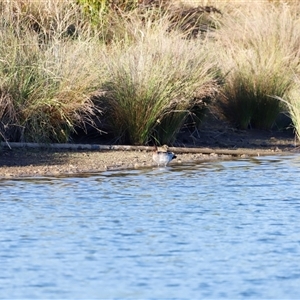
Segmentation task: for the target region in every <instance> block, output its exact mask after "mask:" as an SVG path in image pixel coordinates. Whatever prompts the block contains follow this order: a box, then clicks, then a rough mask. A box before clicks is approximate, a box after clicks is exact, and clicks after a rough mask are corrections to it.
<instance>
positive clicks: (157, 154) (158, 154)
mask: <svg viewBox="0 0 300 300" xmlns="http://www.w3.org/2000/svg"><path fill="white" fill-rule="evenodd" d="M168 149H169V147H168V146H167V145H163V146H162V147H160V148H159V149H158V148H157V146H155V147H154V152H153V155H152V158H153V160H154V161H155V162H156V163H157V166H160V165H164V166H165V167H166V166H167V164H168V163H169V162H170V161H171V160H172V159H175V158H176V155H175V154H174V153H173V152H171V151H169V150H168Z"/></svg>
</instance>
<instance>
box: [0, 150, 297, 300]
mask: <svg viewBox="0 0 300 300" xmlns="http://www.w3.org/2000/svg"><path fill="white" fill-rule="evenodd" d="M299 171H300V157H299V156H296V155H295V156H290V157H281V156H274V157H258V158H253V159H243V160H233V161H214V162H199V163H193V164H183V165H173V166H170V167H167V168H148V169H141V170H126V171H112V172H104V173H100V174H96V175H95V174H94V175H91V176H88V175H86V176H83V177H67V178H36V179H21V180H2V181H0V212H1V215H0V216H1V217H0V246H1V247H0V270H1V271H0V298H1V299H3V298H4V299H20V298H22V299H24V298H27V299H203V298H205V299H220V298H223V299H224V298H227V299H233V298H234V299H244V298H249V299H262V298H264V299H267V298H268V299H270V298H272V299H283V298H284V299H299V298H300V195H299V191H300V178H299V174H300V172H299Z"/></svg>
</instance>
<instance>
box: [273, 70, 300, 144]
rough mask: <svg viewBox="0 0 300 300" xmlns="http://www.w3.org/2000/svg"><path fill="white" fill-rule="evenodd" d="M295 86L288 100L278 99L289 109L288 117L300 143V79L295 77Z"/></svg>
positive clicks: (297, 76)
mask: <svg viewBox="0 0 300 300" xmlns="http://www.w3.org/2000/svg"><path fill="white" fill-rule="evenodd" d="M294 80H295V84H294V86H293V88H292V89H291V91H290V93H289V95H287V96H286V98H284V99H283V98H281V97H276V99H277V100H279V101H282V102H283V103H284V104H285V105H286V107H287V108H288V115H289V116H290V118H291V120H292V124H293V127H294V130H295V134H296V138H297V140H298V141H300V77H299V75H295V78H294Z"/></svg>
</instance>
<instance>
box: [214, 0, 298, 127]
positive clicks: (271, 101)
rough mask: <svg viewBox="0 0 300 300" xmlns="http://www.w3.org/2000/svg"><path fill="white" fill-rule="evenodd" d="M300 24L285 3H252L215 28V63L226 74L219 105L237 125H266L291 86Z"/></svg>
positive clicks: (226, 17)
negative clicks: (217, 29) (217, 55)
mask: <svg viewBox="0 0 300 300" xmlns="http://www.w3.org/2000/svg"><path fill="white" fill-rule="evenodd" d="M299 33H300V24H299V18H298V17H297V12H295V10H294V8H292V7H290V6H288V5H286V4H281V5H279V4H277V5H273V4H271V3H268V2H265V3H259V4H258V3H251V6H248V5H245V6H244V7H243V9H241V8H240V9H238V10H236V11H235V12H234V13H233V12H231V13H230V14H229V15H227V16H225V17H224V20H223V24H222V28H221V29H220V30H219V31H217V32H216V39H217V45H218V46H217V49H218V51H219V54H220V65H221V68H222V70H223V72H224V74H227V77H226V81H225V84H224V87H223V89H222V91H221V93H220V94H221V95H222V97H221V98H220V109H221V111H222V113H223V114H224V115H225V117H226V118H227V119H229V120H230V121H231V122H232V123H233V124H235V125H237V126H239V127H241V128H248V127H255V128H261V129H270V128H271V127H272V125H273V124H274V121H275V119H276V117H277V115H278V113H279V112H280V111H281V110H282V102H281V101H278V100H277V99H276V98H274V97H272V96H278V97H285V95H287V94H288V92H289V90H290V89H291V88H292V86H293V84H294V82H293V76H292V74H293V72H294V71H295V69H296V68H297V66H298V61H299V45H300V38H299V36H300V35H299Z"/></svg>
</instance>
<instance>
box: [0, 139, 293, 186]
mask: <svg viewBox="0 0 300 300" xmlns="http://www.w3.org/2000/svg"><path fill="white" fill-rule="evenodd" d="M18 144H19V143H18ZM52 145H55V146H54V147H51V145H44V146H43V145H39V146H37V145H35V146H33V144H31V147H28V145H27V147H24V145H22V144H19V145H17V143H14V144H12V143H11V144H10V147H11V149H10V148H9V147H8V145H5V143H1V146H2V148H1V150H0V179H1V180H7V179H17V178H25V177H26V178H27V177H32V178H34V177H60V176H84V175H85V174H96V173H100V172H103V171H109V170H126V169H139V168H144V167H149V168H150V167H156V165H155V163H154V162H153V161H152V153H151V152H152V150H153V147H150V146H125V145H123V146H108V145H92V144H91V145H90V144H85V145H84V146H83V145H82V144H79V145H78V144H61V145H64V146H63V147H62V148H61V147H59V145H58V144H52ZM99 146H101V147H102V148H101V147H100V148H101V149H102V150H99V149H100V148H99ZM97 149H98V150H97ZM295 149H296V148H294V149H290V148H287V149H283V150H282V149H279V148H277V147H275V148H274V149H263V148H259V147H258V148H255V149H253V148H242V149H241V148H238V149H223V148H209V147H205V148H202V147H193V148H184V147H171V148H170V150H171V151H173V152H174V153H175V154H176V155H177V158H176V159H175V160H173V161H172V162H171V163H170V165H171V166H172V165H176V164H177V165H178V164H182V163H190V162H200V161H211V160H218V159H220V160H224V159H235V158H246V157H255V156H269V155H291V154H293V153H295V151H294V150H295Z"/></svg>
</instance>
